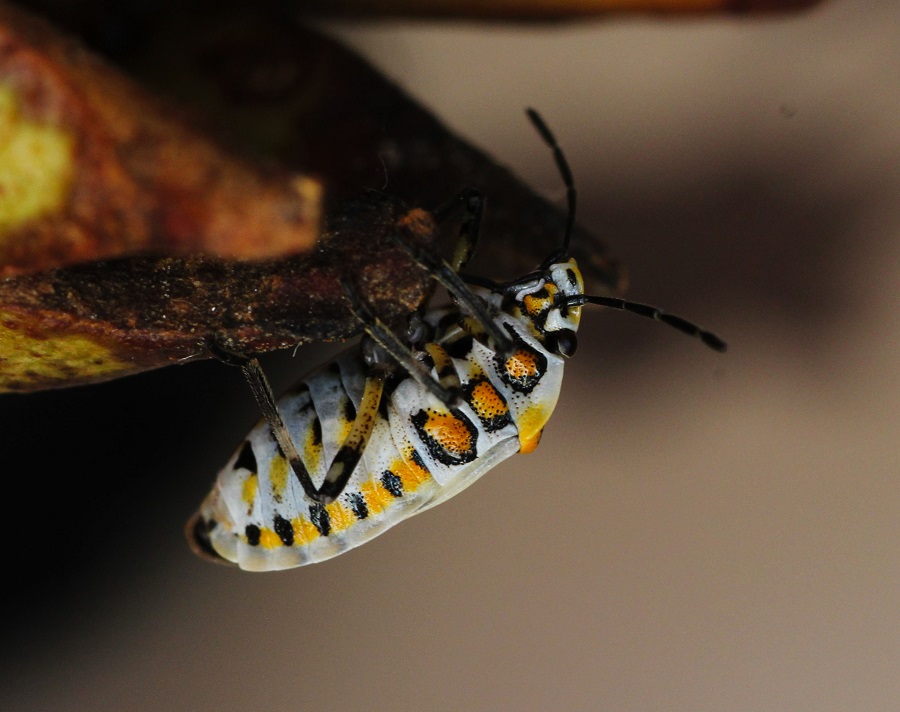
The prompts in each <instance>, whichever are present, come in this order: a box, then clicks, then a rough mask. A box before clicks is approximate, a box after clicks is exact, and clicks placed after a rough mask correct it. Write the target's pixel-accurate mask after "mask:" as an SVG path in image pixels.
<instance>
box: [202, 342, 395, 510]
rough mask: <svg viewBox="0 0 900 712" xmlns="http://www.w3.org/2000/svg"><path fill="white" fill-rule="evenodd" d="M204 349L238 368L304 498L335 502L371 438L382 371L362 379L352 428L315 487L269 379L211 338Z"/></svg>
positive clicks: (255, 365)
mask: <svg viewBox="0 0 900 712" xmlns="http://www.w3.org/2000/svg"><path fill="white" fill-rule="evenodd" d="M207 348H208V349H209V351H210V353H212V354H213V356H215V357H216V358H217V359H219V360H220V361H222V362H223V363H226V364H228V365H230V366H238V367H239V368H240V369H241V371H242V372H243V374H244V377H245V378H246V379H247V383H249V384H250V390H251V391H252V392H253V397H254V398H255V399H256V402H257V403H258V404H259V407H260V410H262V412H263V417H264V418H265V419H266V422H267V423H268V424H269V428H270V429H271V431H272V435H273V436H274V437H275V441H276V442H277V443H278V446H279V447H280V448H281V452H282V453H283V454H284V456H285V458H286V459H287V461H288V463H290V466H291V469H292V470H293V471H294V475H295V476H296V478H297V480H298V481H299V482H300V485H301V486H302V487H303V491H304V492H305V493H306V496H307V497H309V498H310V499H311V500H313V501H314V502H318V503H319V504H328V503H329V502H333V501H334V500H335V499H337V497H339V496H340V494H341V492H343V490H344V487H346V486H347V482H348V480H349V479H350V476H351V475H352V474H353V470H354V469H355V468H356V465H357V464H358V463H359V459H360V458H361V457H362V453H363V451H364V450H365V449H366V445H367V444H368V442H369V437H370V436H371V435H372V430H373V428H374V427H375V419H376V415H377V413H378V408H379V406H380V405H381V396H382V394H383V392H384V382H385V377H386V376H385V374H384V373H383V372H380V373H379V372H373V373H371V374H369V376H368V377H367V378H366V385H365V388H364V389H363V395H362V400H361V401H360V404H359V408H357V409H356V417H355V418H354V420H353V425H351V427H350V432H349V433H347V437H346V438H344V442H343V443H342V444H341V447H340V448H339V449H338V451H337V454H336V455H335V456H334V460H332V462H331V464H330V465H329V467H328V472H327V473H326V474H325V479H324V480H323V481H322V485H321V487H319V488H316V486H315V484H314V483H313V481H312V477H310V474H309V470H307V469H306V465H304V464H303V460H302V458H301V457H300V453H299V452H298V451H297V447H296V445H294V440H293V438H291V434H290V433H289V432H288V429H287V426H286V425H285V424H284V419H283V418H282V417H281V413H280V412H279V410H278V406H277V405H276V402H275V395H274V393H273V392H272V386H271V385H270V384H269V379H268V378H266V374H265V372H264V371H263V370H262V366H260V363H259V360H258V359H256V358H251V357H247V356H244V355H243V354H239V353H236V352H234V351H231V350H229V349H228V347H227V346H224V345H223V344H222V343H220V342H218V341H216V340H215V339H211V340H210V341H209V342H208V343H207Z"/></svg>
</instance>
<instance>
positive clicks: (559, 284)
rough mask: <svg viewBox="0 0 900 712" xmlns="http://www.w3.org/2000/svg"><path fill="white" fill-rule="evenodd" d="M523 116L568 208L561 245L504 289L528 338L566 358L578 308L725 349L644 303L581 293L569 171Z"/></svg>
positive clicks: (545, 132)
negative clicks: (660, 326)
mask: <svg viewBox="0 0 900 712" xmlns="http://www.w3.org/2000/svg"><path fill="white" fill-rule="evenodd" d="M526 113H527V114H528V119H529V120H530V121H531V123H532V124H533V125H534V127H535V128H536V129H537V131H538V133H539V134H540V135H541V138H542V139H544V142H545V143H546V144H547V145H548V146H549V147H550V148H551V149H552V150H553V157H554V159H555V160H556V166H557V168H558V169H559V173H560V176H562V179H563V183H564V184H565V186H566V198H567V200H568V204H569V208H568V213H567V215H566V231H565V234H564V236H563V241H562V245H560V247H558V248H557V249H556V250H554V251H553V252H552V253H550V255H549V257H547V259H545V260H544V261H543V263H542V264H541V266H540V267H539V268H538V270H537V271H535V272H533V273H532V274H530V275H528V276H526V277H524V278H522V279H521V280H517V281H516V282H513V283H510V284H508V285H506V294H507V298H511V299H513V300H514V301H515V305H516V312H517V314H518V315H519V317H520V318H524V319H525V320H527V321H528V323H529V327H530V329H531V332H532V334H534V336H535V337H536V338H538V339H540V340H541V342H542V343H543V344H544V345H545V346H546V347H547V349H548V350H549V351H552V352H553V353H556V354H559V355H560V356H571V355H572V354H573V353H575V349H576V347H577V344H578V342H577V341H576V339H575V331H576V330H577V329H578V322H579V320H580V318H581V307H582V306H583V305H584V304H597V305H600V306H605V307H610V308H613V309H620V310H622V311H629V312H631V313H633V314H637V315H638V316H643V317H647V318H650V319H656V320H657V321H661V322H663V323H664V324H667V325H669V326H671V327H673V328H675V329H677V330H679V331H681V332H683V333H685V334H687V335H689V336H694V337H696V338H698V339H700V340H701V341H702V342H703V343H704V344H706V345H707V346H709V347H710V348H711V349H713V350H715V351H725V349H726V348H727V347H726V344H725V342H724V341H722V339H720V338H719V337H718V336H716V335H715V334H713V333H712V332H709V331H706V330H705V329H701V328H700V327H699V326H697V325H696V324H695V323H693V322H691V321H688V320H687V319H684V318H683V317H680V316H676V315H674V314H669V313H667V312H664V311H663V310H662V309H659V308H658V307H652V306H649V305H647V304H640V303H637V302H630V301H626V300H624V299H619V298H617V297H606V296H593V295H589V294H585V293H584V281H583V280H582V277H581V272H580V271H579V270H578V265H577V264H576V263H575V260H574V259H573V258H571V257H570V256H569V243H570V242H571V238H572V231H573V228H574V227H575V204H576V197H577V194H576V192H575V183H574V180H573V179H572V170H571V169H570V168H569V163H568V161H566V157H565V155H564V154H563V152H562V149H561V148H560V147H559V144H558V143H557V142H556V137H555V136H554V135H553V132H552V131H550V128H549V127H548V126H547V124H546V123H544V120H543V119H542V118H541V116H540V114H538V113H537V112H536V111H535V110H534V109H527V110H526Z"/></svg>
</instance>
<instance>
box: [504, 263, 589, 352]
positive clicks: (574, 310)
mask: <svg viewBox="0 0 900 712" xmlns="http://www.w3.org/2000/svg"><path fill="white" fill-rule="evenodd" d="M508 290H509V291H508V294H509V298H510V299H512V301H513V302H515V306H516V310H515V311H516V312H517V316H518V317H519V318H520V319H523V320H526V321H527V322H528V325H529V327H530V330H531V333H532V334H533V335H534V336H535V338H537V339H539V340H540V341H541V342H542V343H543V344H544V346H546V348H547V350H548V351H551V352H553V353H556V354H559V355H560V356H571V355H572V354H574V353H575V349H576V348H577V347H578V340H577V339H576V337H575V332H576V331H578V324H579V322H580V320H581V305H580V304H578V305H572V304H571V301H572V299H573V298H574V299H578V298H579V297H580V296H581V295H583V294H584V281H583V279H582V277H581V271H580V270H579V269H578V265H577V264H576V263H575V260H574V259H568V260H565V261H560V262H554V263H552V264H548V265H545V266H541V269H540V270H538V271H537V272H535V273H534V274H532V275H530V276H529V277H528V278H526V279H525V280H520V281H518V282H516V283H513V284H510V285H509V286H508Z"/></svg>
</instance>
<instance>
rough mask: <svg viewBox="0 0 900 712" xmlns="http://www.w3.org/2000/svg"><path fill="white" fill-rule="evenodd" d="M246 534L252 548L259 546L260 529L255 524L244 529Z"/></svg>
mask: <svg viewBox="0 0 900 712" xmlns="http://www.w3.org/2000/svg"><path fill="white" fill-rule="evenodd" d="M244 534H246V536H247V543H248V544H249V545H250V546H259V535H260V531H259V527H258V526H256V525H255V524H248V525H247V526H246V527H244Z"/></svg>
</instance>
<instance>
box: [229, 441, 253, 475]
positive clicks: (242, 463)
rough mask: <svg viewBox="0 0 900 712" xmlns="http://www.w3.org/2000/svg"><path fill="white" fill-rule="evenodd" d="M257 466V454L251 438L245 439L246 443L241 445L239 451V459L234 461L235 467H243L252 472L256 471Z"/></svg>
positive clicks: (236, 468) (238, 468) (237, 468)
mask: <svg viewBox="0 0 900 712" xmlns="http://www.w3.org/2000/svg"><path fill="white" fill-rule="evenodd" d="M257 467H258V465H257V464H256V455H254V454H253V446H252V445H251V444H250V441H249V440H245V441H244V444H243V445H242V446H241V451H240V453H238V456H237V460H235V461H234V469H235V470H240V469H241V468H243V469H245V470H250V472H256V469H257Z"/></svg>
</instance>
